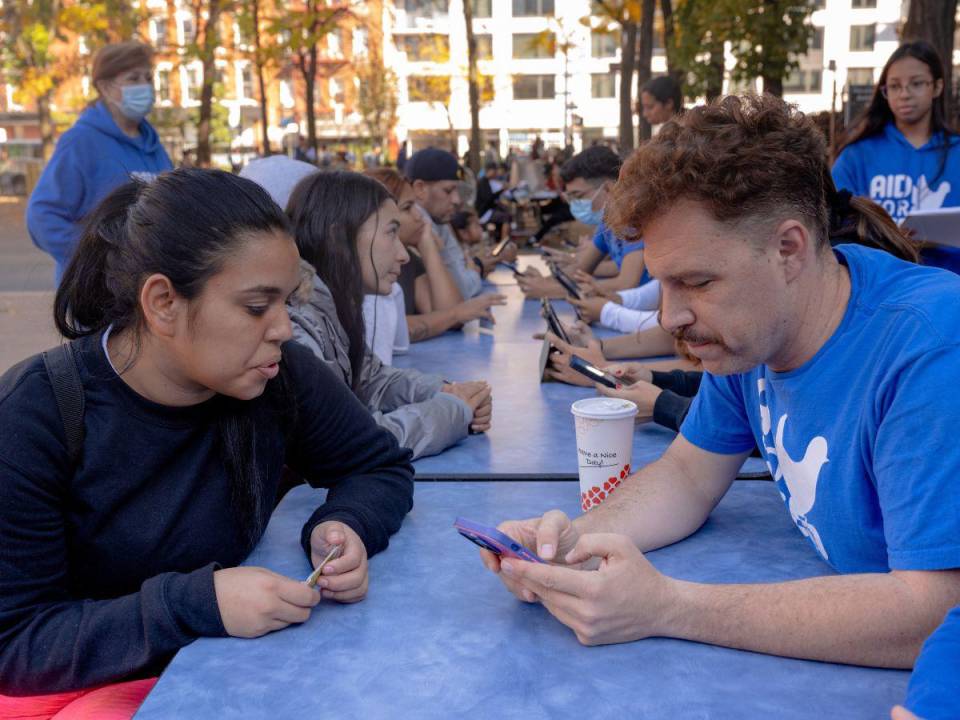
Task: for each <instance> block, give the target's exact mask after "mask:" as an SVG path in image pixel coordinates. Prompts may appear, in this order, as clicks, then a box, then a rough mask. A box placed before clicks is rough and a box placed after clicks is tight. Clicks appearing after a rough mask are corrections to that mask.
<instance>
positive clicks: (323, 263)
mask: <svg viewBox="0 0 960 720" xmlns="http://www.w3.org/2000/svg"><path fill="white" fill-rule="evenodd" d="M390 199H391V197H390V193H389V192H388V191H387V188H386V187H384V186H383V185H382V184H381V183H380V182H378V181H377V180H374V179H373V178H370V177H366V176H365V175H361V174H360V173H355V172H348V171H336V172H321V173H315V174H313V175H309V176H307V177H305V178H304V179H303V180H301V181H300V182H299V183H298V184H297V186H296V187H295V188H294V190H293V193H292V194H291V195H290V200H289V201H288V202H287V214H288V215H289V216H290V219H291V220H292V222H293V233H294V237H295V238H296V241H297V248H298V249H299V250H300V257H302V258H303V259H304V260H306V261H307V262H308V263H310V264H311V265H312V266H313V268H314V269H315V270H316V271H317V275H318V276H319V278H320V279H321V280H322V281H323V283H324V284H325V285H326V286H327V287H328V288H330V293H331V294H332V295H333V303H334V305H335V306H336V308H337V319H338V320H339V321H340V324H341V325H342V326H343V329H344V330H345V331H346V333H347V341H348V342H349V345H350V347H349V348H348V350H347V355H348V357H349V358H350V372H351V374H352V375H353V380H352V383H351V387H352V388H353V390H354V391H356V390H357V389H358V388H359V386H360V380H361V375H362V372H363V359H364V356H365V355H366V353H367V342H366V337H365V335H364V324H363V276H362V274H361V269H360V256H359V254H358V252H357V235H358V234H359V232H360V227H361V226H362V225H363V224H364V223H365V222H366V221H367V220H368V219H370V217H372V216H373V215H374V214H375V213H377V212H378V211H379V210H380V207H381V206H382V205H383V204H384V203H385V202H387V200H390Z"/></svg>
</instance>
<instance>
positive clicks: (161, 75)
mask: <svg viewBox="0 0 960 720" xmlns="http://www.w3.org/2000/svg"><path fill="white" fill-rule="evenodd" d="M156 85H157V99H158V100H159V101H160V102H169V101H170V71H169V70H157V82H156Z"/></svg>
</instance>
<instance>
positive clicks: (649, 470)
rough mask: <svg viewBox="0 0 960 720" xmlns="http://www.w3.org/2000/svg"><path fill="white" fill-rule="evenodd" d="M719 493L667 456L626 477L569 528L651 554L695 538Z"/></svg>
mask: <svg viewBox="0 0 960 720" xmlns="http://www.w3.org/2000/svg"><path fill="white" fill-rule="evenodd" d="M723 492H725V488H724V489H723ZM723 492H719V493H718V492H711V491H709V490H704V488H702V487H701V486H700V485H699V483H697V482H696V481H694V480H691V479H690V478H689V477H688V474H687V473H685V472H684V471H683V468H682V466H681V465H680V464H679V463H678V462H677V461H676V460H674V459H673V458H671V457H670V455H669V450H668V451H667V454H665V455H664V456H663V457H661V458H660V459H659V460H657V461H656V462H654V463H651V464H650V465H647V466H646V467H645V468H643V469H642V470H641V471H640V472H638V473H636V474H635V475H631V476H630V477H628V478H627V479H626V481H624V483H623V484H622V485H621V486H620V487H618V488H617V491H616V492H615V493H613V494H612V495H611V496H610V497H609V498H608V499H607V500H606V501H605V502H604V503H603V504H601V505H599V506H597V507H595V508H594V509H593V510H591V511H590V512H588V513H586V514H584V515H581V516H580V517H578V518H577V519H576V520H574V525H575V526H576V528H577V531H578V532H579V533H580V534H581V535H583V534H586V533H608V532H609V533H618V534H621V535H627V536H629V537H630V539H631V540H632V541H633V543H634V544H635V545H636V546H637V547H638V548H640V550H641V551H648V550H655V549H656V548H661V547H664V546H665V545H670V544H671V543H675V542H677V541H678V540H683V539H684V538H685V537H688V536H690V535H692V534H693V533H694V532H696V531H697V530H698V529H699V528H700V526H701V525H703V523H704V522H705V521H706V519H707V517H708V516H709V515H710V512H711V511H712V510H713V508H714V507H716V504H717V503H718V502H720V498H721V497H723Z"/></svg>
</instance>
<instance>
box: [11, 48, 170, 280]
mask: <svg viewBox="0 0 960 720" xmlns="http://www.w3.org/2000/svg"><path fill="white" fill-rule="evenodd" d="M93 85H94V87H95V88H96V89H97V93H98V95H99V99H98V100H97V101H96V102H95V103H94V104H92V105H91V106H90V107H88V108H87V109H86V110H84V112H83V113H82V114H81V115H80V119H79V120H77V122H76V124H75V125H74V126H73V127H72V128H70V129H69V130H68V131H67V132H66V133H64V134H63V137H61V138H60V140H59V141H58V142H57V147H56V150H54V153H53V157H52V158H50V162H48V163H47V166H46V168H45V169H44V171H43V174H42V175H41V176H40V181H39V182H38V183H37V187H36V189H35V190H34V191H33V194H32V195H31V196H30V202H29V203H28V205H27V229H28V230H29V232H30V237H31V239H32V240H33V243H34V244H35V245H36V246H37V247H39V248H40V249H41V250H45V251H46V252H48V253H50V255H52V256H53V259H54V260H56V263H57V265H56V282H57V284H58V285H59V284H60V278H61V277H62V275H63V272H64V270H65V269H66V267H67V263H69V261H70V256H71V255H72V254H73V250H74V248H75V247H76V245H77V242H78V241H79V239H80V230H81V224H80V221H81V219H82V218H83V217H84V216H85V215H86V214H87V213H88V212H90V211H91V210H92V209H93V208H94V207H96V205H97V204H98V203H99V202H100V200H102V199H103V198H104V197H106V196H107V194H108V193H110V192H111V191H112V190H113V189H114V188H116V187H118V186H120V185H122V184H123V183H125V182H127V181H128V180H130V178H131V177H134V178H138V179H141V180H150V179H152V178H154V177H155V176H156V175H157V174H158V173H161V172H163V171H165V170H172V169H173V164H172V163H171V162H170V158H169V157H168V156H167V153H166V151H165V150H164V149H163V146H162V145H161V144H160V139H159V137H158V136H157V132H156V130H154V129H153V127H152V126H151V125H150V123H148V122H147V120H146V117H147V115H148V114H149V112H150V110H151V109H152V108H153V101H154V92H153V50H152V48H150V46H148V45H144V44H143V43H139V42H124V43H116V44H113V45H107V46H106V47H104V48H103V49H102V50H100V52H98V53H97V55H96V57H95V58H94V61H93Z"/></svg>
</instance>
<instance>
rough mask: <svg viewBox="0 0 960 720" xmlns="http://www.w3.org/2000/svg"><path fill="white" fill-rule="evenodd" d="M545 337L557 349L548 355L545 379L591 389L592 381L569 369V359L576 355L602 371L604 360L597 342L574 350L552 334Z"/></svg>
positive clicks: (592, 341)
mask: <svg viewBox="0 0 960 720" xmlns="http://www.w3.org/2000/svg"><path fill="white" fill-rule="evenodd" d="M545 337H546V338H547V340H549V341H550V345H552V346H553V347H555V348H556V349H557V352H555V353H552V354H551V355H550V367H548V368H547V370H546V375H547V377H548V378H550V379H551V380H557V381H559V382H563V383H567V384H568V385H580V386H581V387H593V385H594V382H593V381H592V380H590V379H588V378H587V377H585V376H584V375H581V374H580V373H578V372H577V371H575V370H573V369H571V368H570V358H571V357H572V356H573V355H578V356H580V357H581V358H583V359H584V360H586V361H587V362H589V363H590V364H591V365H596V366H597V367H599V368H601V369H602V368H603V367H605V366H606V360H605V359H604V357H603V351H602V350H601V349H600V343H599V341H597V340H591V341H589V342H588V344H587V347H585V348H576V347H574V346H573V345H570V344H569V343H565V342H564V341H563V340H561V339H560V338H558V337H557V336H556V335H554V334H553V333H547V334H546V335H545Z"/></svg>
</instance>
